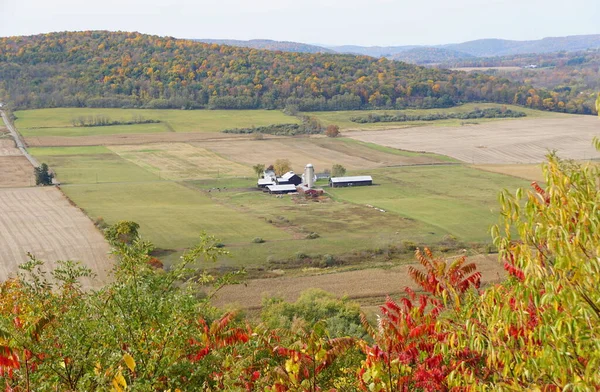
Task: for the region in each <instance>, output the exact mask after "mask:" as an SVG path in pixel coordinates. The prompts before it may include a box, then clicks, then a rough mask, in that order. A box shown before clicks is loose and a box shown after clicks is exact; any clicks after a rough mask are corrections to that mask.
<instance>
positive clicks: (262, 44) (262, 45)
mask: <svg viewBox="0 0 600 392" xmlns="http://www.w3.org/2000/svg"><path fill="white" fill-rule="evenodd" d="M194 41H198V42H204V43H207V44H217V45H229V46H239V47H242V48H252V49H264V50H273V51H277V50H280V51H282V52H296V53H336V52H335V51H334V50H331V49H327V48H322V47H320V46H316V45H309V44H303V43H300V42H290V41H273V40H270V39H251V40H248V41H242V40H236V39H194Z"/></svg>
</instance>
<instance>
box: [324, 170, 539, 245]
mask: <svg viewBox="0 0 600 392" xmlns="http://www.w3.org/2000/svg"><path fill="white" fill-rule="evenodd" d="M355 174H371V175H373V180H374V183H375V184H376V185H375V186H372V187H354V188H332V189H330V190H328V191H329V192H330V193H331V194H332V195H333V196H334V197H335V198H338V199H341V200H345V201H349V202H352V203H356V204H371V205H373V206H376V207H379V208H381V209H384V210H386V211H387V212H389V213H396V214H398V215H400V216H403V217H406V218H409V219H415V220H417V221H420V222H423V223H426V224H429V225H431V226H433V227H436V230H435V232H436V233H443V234H451V235H453V236H456V237H458V238H459V239H460V240H463V241H467V242H489V241H490V236H489V233H488V229H489V226H490V225H491V224H493V223H496V222H497V219H498V212H499V204H498V201H497V195H498V193H499V192H500V190H502V189H510V190H514V189H516V188H518V187H525V186H527V184H528V182H527V181H524V180H520V179H518V178H515V177H510V176H506V175H501V174H496V173H487V172H484V171H480V170H476V169H472V168H469V167H467V166H462V165H456V166H420V167H406V168H393V169H392V168H390V169H379V170H377V171H369V172H362V173H361V172H357V173H355Z"/></svg>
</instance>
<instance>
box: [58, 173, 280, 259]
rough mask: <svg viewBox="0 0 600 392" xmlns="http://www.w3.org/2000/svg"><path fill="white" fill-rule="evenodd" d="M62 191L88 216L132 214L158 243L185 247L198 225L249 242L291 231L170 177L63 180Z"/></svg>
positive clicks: (126, 217) (129, 216)
mask: <svg viewBox="0 0 600 392" xmlns="http://www.w3.org/2000/svg"><path fill="white" fill-rule="evenodd" d="M63 190H64V192H65V193H66V194H67V196H69V198H71V200H73V201H74V202H75V203H76V204H77V205H78V206H80V207H82V208H83V209H84V210H85V211H86V212H87V214H88V215H89V216H90V217H92V218H97V217H102V218H104V219H105V220H106V221H107V222H108V223H115V222H117V221H119V220H133V221H135V222H138V223H139V224H140V226H141V233H142V234H143V235H144V237H146V238H147V239H149V240H151V241H152V242H153V243H154V244H155V245H156V246H158V247H160V248H164V249H178V250H180V249H183V248H185V247H189V246H191V245H193V244H194V241H196V240H197V238H198V235H199V234H200V232H201V231H202V230H205V231H207V232H208V233H210V234H213V235H216V236H218V237H219V238H221V239H222V240H223V241H225V242H227V243H230V244H239V243H243V244H250V243H251V241H252V239H253V238H254V237H256V236H264V237H265V238H269V239H272V240H283V239H288V238H289V237H290V236H289V235H288V234H287V233H286V232H285V231H282V230H278V229H276V228H274V227H272V226H271V225H268V224H267V223H265V222H260V221H259V220H256V219H253V218H252V217H248V216H246V215H245V214H240V213H238V212H237V211H235V210H233V209H231V208H228V207H226V206H223V205H221V204H219V203H215V202H214V201H212V200H211V199H210V198H209V197H208V196H206V195H205V194H204V193H202V192H199V191H196V190H193V189H189V188H187V187H185V186H182V185H180V184H177V183H173V182H156V183H138V184H135V183H131V184H125V183H122V184H97V185H95V184H93V185H72V186H64V187H63Z"/></svg>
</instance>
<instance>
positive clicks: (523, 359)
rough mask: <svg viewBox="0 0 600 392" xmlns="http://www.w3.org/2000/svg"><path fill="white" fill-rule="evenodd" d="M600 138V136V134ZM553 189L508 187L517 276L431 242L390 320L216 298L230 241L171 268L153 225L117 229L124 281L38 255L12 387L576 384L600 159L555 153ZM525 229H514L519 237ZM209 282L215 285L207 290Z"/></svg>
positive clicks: (595, 257) (18, 305)
mask: <svg viewBox="0 0 600 392" xmlns="http://www.w3.org/2000/svg"><path fill="white" fill-rule="evenodd" d="M596 144H597V147H599V148H600V142H597V143H596ZM544 173H545V182H546V188H545V189H543V188H542V187H541V186H539V185H538V184H536V183H534V184H533V189H532V190H531V191H529V192H527V193H525V192H523V191H521V190H519V191H517V192H516V193H515V194H511V193H509V192H507V191H505V192H503V193H502V194H501V197H500V201H501V216H502V218H503V220H502V223H501V224H499V225H498V226H496V227H494V228H493V230H492V234H493V237H494V243H495V245H496V246H497V247H498V249H499V255H500V258H501V259H502V261H503V262H504V263H505V268H506V270H507V271H508V274H509V276H508V278H507V279H506V280H505V281H504V282H501V283H496V284H492V285H490V286H488V287H486V288H481V287H480V277H481V276H480V274H479V273H478V272H476V270H475V266H474V264H470V263H468V262H467V260H466V259H465V258H464V257H461V258H457V259H454V260H453V261H451V262H448V261H445V260H442V259H439V258H437V257H435V256H434V255H433V254H431V252H429V251H428V250H427V249H425V250H423V251H417V252H416V258H417V260H418V261H419V263H420V264H421V265H422V268H418V269H417V268H411V269H410V270H409V273H410V275H411V276H412V278H413V279H414V280H415V282H416V283H417V284H418V285H419V286H420V288H421V291H422V294H420V295H417V294H415V293H414V292H412V291H411V290H407V292H406V296H404V297H402V298H399V299H398V300H394V299H391V298H389V299H388V300H387V301H386V303H385V304H384V305H383V306H382V307H381V316H380V318H379V320H378V322H377V324H376V325H374V324H372V323H371V322H369V321H368V320H367V318H366V317H365V316H364V315H360V313H359V310H358V308H357V306H356V305H353V304H351V303H349V302H348V301H339V300H336V299H334V298H332V297H330V296H325V295H322V294H319V293H314V292H312V293H309V294H307V295H306V296H305V297H303V298H301V300H300V301H298V302H297V303H295V304H286V303H284V302H282V301H279V300H271V301H268V302H267V303H265V309H264V312H263V315H262V319H263V321H262V322H261V323H252V322H250V321H248V320H247V319H245V318H244V317H243V316H241V315H240V314H236V313H231V312H225V313H223V312H222V311H220V310H218V309H215V308H214V307H212V306H211V305H210V298H211V295H212V294H213V293H214V292H215V290H217V289H218V288H219V287H220V286H221V285H222V284H225V283H228V282H232V281H233V280H235V279H236V276H234V275H231V274H230V275H224V276H222V277H220V278H216V277H214V276H210V275H208V274H206V273H202V272H198V270H197V269H196V268H193V266H194V265H196V263H197V262H201V261H204V262H208V263H210V262H213V261H214V260H216V259H217V258H218V257H221V256H223V255H225V254H226V251H225V250H224V249H223V248H222V247H220V246H219V244H218V242H217V240H216V239H215V238H213V237H211V236H208V235H205V234H204V235H202V236H201V237H200V242H199V244H198V245H197V246H195V247H193V248H192V249H190V250H188V251H187V252H186V253H185V254H184V255H183V257H182V258H181V263H180V264H177V265H175V266H173V267H172V268H170V269H169V270H168V271H164V270H163V269H160V268H158V269H157V268H156V266H160V263H157V262H156V260H155V259H153V258H152V257H151V256H150V252H151V250H152V245H151V244H150V243H148V242H145V241H144V240H143V239H141V238H140V237H139V234H138V229H139V227H138V226H137V225H136V224H134V223H132V222H120V223H118V224H117V225H115V226H112V227H110V228H109V229H108V230H107V231H106V236H107V239H108V240H109V242H110V243H111V245H112V246H113V248H114V253H115V256H116V258H117V262H116V265H115V270H114V282H112V283H109V284H108V285H107V286H105V287H104V288H102V289H100V290H98V291H83V290H82V288H81V286H80V284H79V279H80V278H81V277H85V276H89V275H90V272H89V270H87V269H86V268H83V267H81V266H79V265H77V264H75V263H72V262H63V263H61V264H60V265H59V267H58V268H57V269H55V270H54V271H53V272H52V273H51V274H50V277H49V278H50V279H48V277H46V275H45V273H44V272H43V268H42V263H41V262H40V261H38V260H36V259H35V258H32V259H31V260H30V261H29V262H28V263H26V264H25V265H23V266H22V267H21V268H22V271H23V273H22V274H21V275H20V276H19V278H17V279H12V280H9V281H7V282H4V283H3V284H2V285H1V287H0V332H1V333H0V343H1V345H0V381H1V382H2V384H4V385H5V389H6V390H15V391H16V390H22V391H33V390H69V391H75V390H82V391H95V390H107V389H111V388H112V390H116V391H124V390H128V389H131V390H143V391H155V390H161V391H163V390H177V389H178V388H179V389H180V390H205V391H216V390H240V391H243V390H246V391H254V390H264V391H307V392H308V391H310V392H314V391H319V390H340V391H346V390H365V391H375V392H390V391H446V390H473V391H475V390H482V391H483V390H546V391H559V390H573V391H589V390H597V389H598V388H599V387H600V373H599V372H598V368H599V366H600V329H599V328H598V325H600V246H599V244H600V215H599V214H598V211H597V208H598V205H599V203H600V190H599V188H598V181H599V180H600V168H598V167H597V166H581V165H579V164H576V163H573V162H565V161H561V160H559V159H558V158H557V157H556V156H554V155H550V157H549V162H548V163H547V164H546V165H545V166H544ZM515 234H516V235H518V237H514V235H515ZM201 287H204V288H205V289H206V292H207V293H208V294H207V295H206V296H202V295H200V294H199V293H200V292H201V291H200V288H201Z"/></svg>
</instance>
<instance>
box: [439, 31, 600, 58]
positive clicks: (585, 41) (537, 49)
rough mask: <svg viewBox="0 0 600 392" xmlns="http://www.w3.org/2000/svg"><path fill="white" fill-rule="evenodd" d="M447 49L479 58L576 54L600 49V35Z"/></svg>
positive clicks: (470, 44)
mask: <svg viewBox="0 0 600 392" xmlns="http://www.w3.org/2000/svg"><path fill="white" fill-rule="evenodd" d="M441 47H443V48H445V49H451V50H456V51H459V52H464V53H468V54H470V55H473V56H477V57H492V56H509V55H514V54H525V53H549V52H561V51H566V52H575V51H578V50H585V49H595V48H600V34H596V35H573V36H569V37H548V38H544V39H540V40H534V41H510V40H504V39H479V40H475V41H469V42H463V43H461V44H450V45H442V46H441Z"/></svg>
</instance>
